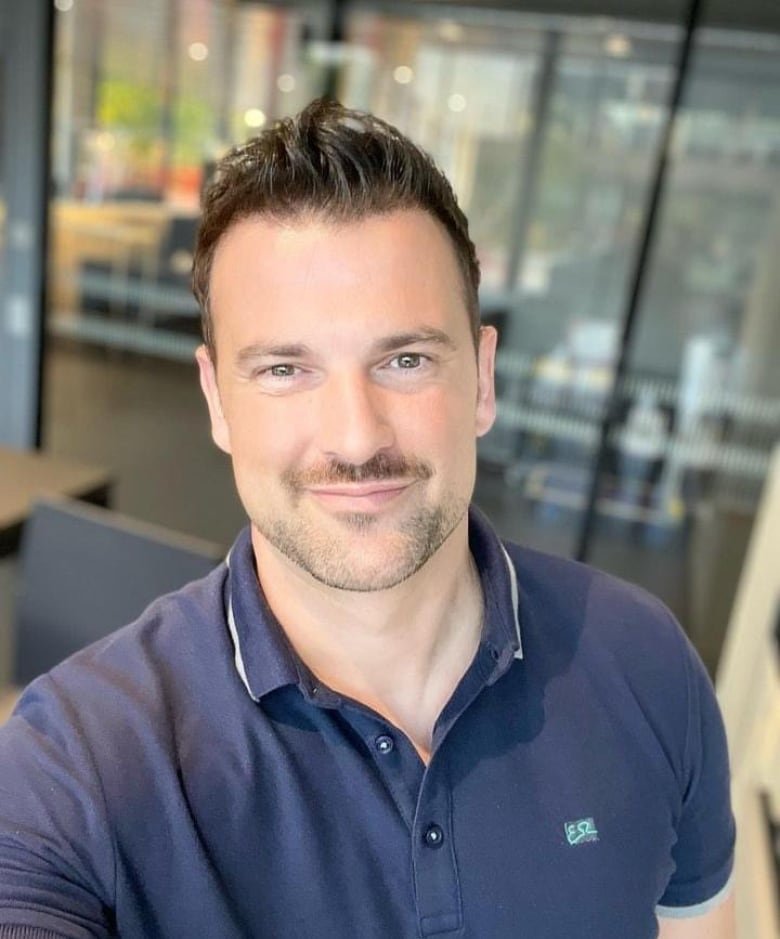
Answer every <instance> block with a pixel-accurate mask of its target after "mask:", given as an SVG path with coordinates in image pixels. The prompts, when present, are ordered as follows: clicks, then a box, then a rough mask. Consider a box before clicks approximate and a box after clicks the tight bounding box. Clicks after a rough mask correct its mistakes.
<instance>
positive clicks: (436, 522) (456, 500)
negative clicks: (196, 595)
mask: <svg viewBox="0 0 780 939" xmlns="http://www.w3.org/2000/svg"><path fill="white" fill-rule="evenodd" d="M432 475H433V471H432V469H431V468H430V467H429V466H428V465H427V464H425V463H421V462H417V461H414V460H411V461H410V460H406V459H404V458H395V459H390V458H387V457H383V456H381V455H380V456H377V457H374V458H373V459H372V460H370V461H369V462H368V463H366V464H364V465H363V466H360V467H352V466H345V465H343V464H331V465H330V466H329V467H327V468H326V469H320V470H317V471H309V472H307V473H288V474H286V475H285V476H284V477H283V479H282V482H283V484H284V486H285V489H286V491H287V492H288V494H289V495H290V497H291V500H292V504H293V506H294V511H292V512H290V513H289V515H287V516H276V517H273V518H265V519H264V518H258V519H253V522H254V525H255V527H256V528H257V529H258V531H259V532H260V534H261V535H262V536H263V537H264V538H265V539H266V540H267V541H268V542H269V543H270V544H271V545H273V547H274V548H276V549H277V551H279V552H280V553H281V554H283V555H284V556H285V557H286V558H288V559H289V560H290V561H292V562H293V563H294V564H296V565H297V566H298V567H300V568H302V569H303V570H304V571H306V572H307V573H308V574H309V575H311V576H312V577H313V578H314V579H315V580H317V581H319V582H320V583H321V584H324V585H325V586H327V587H332V588H336V589H338V590H349V591H353V592H373V591H377V590H389V589H390V588H392V587H395V586H397V585H398V584H400V583H403V581H405V580H407V579H408V578H409V577H411V576H412V575H413V574H415V573H417V571H419V570H420V568H421V567H423V565H424V564H425V563H426V562H427V561H428V560H429V559H430V558H431V557H433V555H434V554H435V553H436V552H437V551H438V550H439V548H441V546H442V545H443V544H444V542H445V541H446V540H447V538H449V536H450V535H451V534H452V532H453V531H454V530H455V528H456V527H457V526H458V524H459V522H460V521H461V520H462V518H463V517H464V515H465V514H466V511H467V509H468V502H469V500H468V499H466V498H463V497H456V496H451V497H448V498H444V499H442V500H441V501H440V502H439V503H438V504H436V505H432V506H419V507H417V508H416V509H414V510H413V511H412V512H411V513H410V514H409V515H407V516H406V517H404V518H401V519H399V520H398V522H397V523H396V524H395V525H394V526H393V527H392V528H387V526H388V520H387V519H384V518H383V517H382V516H381V515H379V516H377V515H374V514H373V513H363V512H349V513H347V512H343V513H337V514H334V515H333V516H331V518H332V519H333V521H334V523H335V526H334V525H329V524H319V523H318V522H317V520H316V519H311V518H309V517H307V516H306V515H305V514H304V513H303V512H302V511H300V509H301V502H302V501H303V498H304V496H303V489H304V488H305V486H306V485H307V484H308V485H310V484H314V483H318V484H323V483H328V482H344V481H351V482H363V481H366V480H374V479H376V480H379V479H390V478H399V479H400V478H405V479H409V478H413V479H414V478H416V479H419V480H421V481H424V480H427V479H429V478H430V477H431V476H432ZM334 527H335V529H336V530H335V532H334V530H333V529H334ZM383 528H385V529H386V530H385V531H384V532H383V531H382V530H381V529H383Z"/></svg>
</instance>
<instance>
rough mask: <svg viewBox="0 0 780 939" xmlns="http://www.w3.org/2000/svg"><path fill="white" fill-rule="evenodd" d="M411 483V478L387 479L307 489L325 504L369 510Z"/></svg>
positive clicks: (383, 502) (386, 501)
mask: <svg viewBox="0 0 780 939" xmlns="http://www.w3.org/2000/svg"><path fill="white" fill-rule="evenodd" d="M412 484H413V481H412V480H397V479H394V480H388V481H385V482H380V481H374V482H366V483H349V484H346V485H335V486H312V487H309V489H308V490H307V491H308V492H309V494H310V495H311V496H313V497H314V498H315V499H317V501H318V502H321V503H323V504H325V505H329V506H331V507H333V508H341V509H344V510H348V509H353V510H359V511H370V510H371V509H373V508H380V507H381V506H384V505H387V504H388V503H389V502H392V501H393V500H394V499H397V498H398V497H399V496H401V495H403V493H404V492H406V490H407V489H409V488H410V487H411V486H412Z"/></svg>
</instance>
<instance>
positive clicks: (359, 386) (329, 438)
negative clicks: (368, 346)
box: [318, 372, 395, 466]
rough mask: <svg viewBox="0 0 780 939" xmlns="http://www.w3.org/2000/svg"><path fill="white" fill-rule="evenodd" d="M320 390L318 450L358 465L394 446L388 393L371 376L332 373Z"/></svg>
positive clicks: (333, 457)
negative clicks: (372, 380) (387, 399)
mask: <svg viewBox="0 0 780 939" xmlns="http://www.w3.org/2000/svg"><path fill="white" fill-rule="evenodd" d="M320 392H321V393H320V396H319V398H320V400H319V405H320V406H319V421H318V428H319V449H320V450H321V452H322V453H323V454H325V455H326V456H328V457H330V458H332V459H337V460H339V461H341V462H344V463H351V464H353V465H354V466H359V465H361V464H363V463H365V462H367V461H368V460H370V459H371V457H373V456H375V455H376V454H377V453H378V452H379V451H380V450H385V449H387V448H388V447H391V446H392V445H393V443H394V442H395V433H394V431H393V428H392V425H391V422H390V419H389V415H388V413H387V407H386V401H385V400H384V396H385V395H386V392H383V389H381V388H377V387H376V386H375V385H373V384H372V383H371V381H370V379H369V378H368V376H366V375H364V374H357V373H354V372H350V373H342V374H338V375H333V374H332V375H330V376H329V378H328V380H327V382H326V383H325V385H324V386H323V387H322V388H321V389H320Z"/></svg>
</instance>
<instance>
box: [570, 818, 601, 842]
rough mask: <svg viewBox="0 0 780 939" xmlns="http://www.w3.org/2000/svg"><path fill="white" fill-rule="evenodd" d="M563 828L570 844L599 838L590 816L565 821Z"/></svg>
mask: <svg viewBox="0 0 780 939" xmlns="http://www.w3.org/2000/svg"><path fill="white" fill-rule="evenodd" d="M563 828H564V831H565V832H566V840H567V841H568V842H569V844H571V845H575V844H585V842H586V841H598V840H599V833H598V831H596V826H595V824H594V822H593V819H592V818H580V819H577V821H576V822H566V824H565V825H564V826H563Z"/></svg>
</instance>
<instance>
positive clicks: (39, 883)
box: [0, 676, 114, 939]
mask: <svg viewBox="0 0 780 939" xmlns="http://www.w3.org/2000/svg"><path fill="white" fill-rule="evenodd" d="M113 872H114V862H113V848H112V843H111V837H110V834H109V831H108V825H107V823H106V817H105V810H104V802H103V797H102V792H101V789H100V785H99V781H98V779H97V774H96V772H95V770H94V765H93V762H92V759H91V756H90V753H89V750H88V747H87V746H86V743H85V741H84V739H83V735H82V734H81V733H80V730H79V723H78V716H77V713H76V712H75V710H74V709H73V707H72V705H71V704H70V703H69V702H68V701H67V699H66V698H65V697H64V696H63V695H62V694H61V693H60V692H59V691H58V689H57V686H56V684H55V682H54V681H53V680H52V679H51V677H49V676H46V677H44V678H41V679H38V680H37V681H36V682H34V683H33V685H31V686H30V688H29V689H28V690H27V691H26V692H25V694H24V695H23V696H22V699H21V701H20V702H19V704H18V705H17V708H16V710H15V712H14V714H13V716H12V717H11V718H10V719H9V721H8V722H7V723H6V724H5V725H4V726H2V727H0V931H2V932H3V933H4V934H6V935H8V934H10V935H15V934H16V932H15V931H11V932H10V933H9V928H10V927H16V928H17V929H20V930H21V933H20V934H21V935H26V934H27V933H28V932H29V934H30V935H34V934H36V933H37V932H38V931H40V932H41V933H43V934H45V933H46V932H47V931H51V932H52V933H54V934H56V935H57V936H61V937H67V939H104V937H108V936H110V935H112V932H111V928H110V920H111V916H110V912H109V910H110V896H111V894H112V892H113V876H114V873H113ZM23 927H26V928H23Z"/></svg>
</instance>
